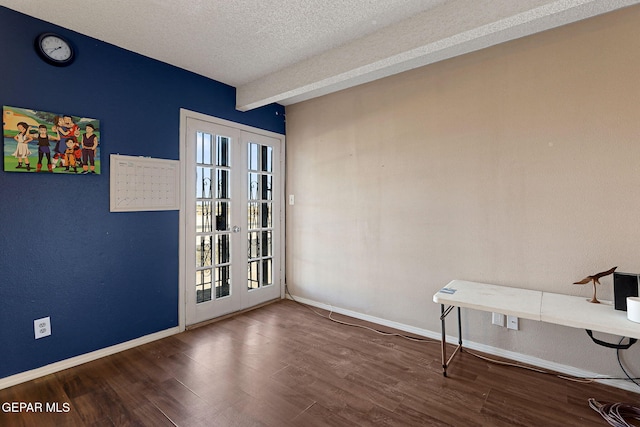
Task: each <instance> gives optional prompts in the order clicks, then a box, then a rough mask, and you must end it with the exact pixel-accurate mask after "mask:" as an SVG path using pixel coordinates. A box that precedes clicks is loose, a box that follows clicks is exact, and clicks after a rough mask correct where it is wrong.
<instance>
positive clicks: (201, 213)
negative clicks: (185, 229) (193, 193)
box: [196, 200, 213, 233]
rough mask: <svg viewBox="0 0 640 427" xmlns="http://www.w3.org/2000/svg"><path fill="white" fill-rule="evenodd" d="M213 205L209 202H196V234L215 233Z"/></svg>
mask: <svg viewBox="0 0 640 427" xmlns="http://www.w3.org/2000/svg"><path fill="white" fill-rule="evenodd" d="M212 211H213V203H212V202H211V201H208V200H203V201H199V202H196V233H208V232H212V231H213V212H212Z"/></svg>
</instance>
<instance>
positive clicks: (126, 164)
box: [110, 154, 180, 212]
mask: <svg viewBox="0 0 640 427" xmlns="http://www.w3.org/2000/svg"><path fill="white" fill-rule="evenodd" d="M110 159H111V162H110V172H111V174H110V175H111V176H110V184H111V190H110V193H111V194H110V195H111V200H110V210H111V212H131V211H158V210H177V209H180V206H179V200H180V198H179V188H180V185H179V183H180V176H179V171H180V162H179V161H178V160H166V159H155V158H150V157H135V156H123V155H120V154H112V155H111V157H110Z"/></svg>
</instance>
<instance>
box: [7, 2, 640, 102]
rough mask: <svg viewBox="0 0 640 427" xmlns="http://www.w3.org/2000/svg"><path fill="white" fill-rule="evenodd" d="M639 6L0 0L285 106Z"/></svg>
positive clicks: (245, 98)
mask: <svg viewBox="0 0 640 427" xmlns="http://www.w3.org/2000/svg"><path fill="white" fill-rule="evenodd" d="M637 3H640V0H518V1H515V0H232V1H231V0H127V1H124V0H109V1H105V0H0V5H2V6H6V7H8V8H10V9H13V10H16V11H19V12H23V13H26V14H28V15H31V16H34V17H36V18H40V19H42V20H45V21H48V22H52V23H54V24H57V25H60V26H63V27H66V28H69V29H71V30H74V31H77V32H80V33H82V34H86V35H88V36H91V37H94V38H96V39H99V40H102V41H105V42H108V43H111V44H113V45H116V46H119V47H122V48H124V49H128V50H130V51H133V52H137V53H140V54H142V55H145V56H148V57H151V58H154V59H157V60H160V61H163V62H166V63H169V64H172V65H175V66H178V67H180V68H184V69H186V70H189V71H192V72H195V73H197V74H201V75H203V76H206V77H209V78H212V79H214V80H218V81H220V82H223V83H227V84H229V85H232V86H235V87H236V88H237V102H236V104H237V108H238V109H240V110H248V109H252V108H256V107H259V106H262V105H266V104H269V103H272V102H279V103H281V104H284V105H289V104H292V103H295V102H299V101H303V100H305V99H309V98H313V97H315V96H320V95H324V94H327V93H331V92H334V91H336V90H340V89H344V88H347V87H351V86H354V85H357V84H362V83H365V82H368V81H371V80H375V79H378V78H381V77H385V76H388V75H391V74H395V73H398V72H402V71H406V70H408V69H411V68H415V67H419V66H423V65H426V64H429V63H432V62H436V61H439V60H442V59H446V58H450V57H452V56H456V55H460V54H464V53H467V52H471V51H474V50H477V49H481V48H484V47H488V46H491V45H494V44H497V43H501V42H504V41H507V40H512V39H514V38H518V37H522V36H525V35H529V34H533V33H536V32H539V31H544V30H546V29H549V28H554V27H557V26H560V25H565V24H568V23H571V22H575V21H578V20H581V19H585V18H588V17H591V16H595V15H599V14H602V13H606V12H609V11H612V10H615V9H619V8H621V7H625V6H629V5H633V4H637Z"/></svg>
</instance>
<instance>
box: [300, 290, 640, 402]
mask: <svg viewBox="0 0 640 427" xmlns="http://www.w3.org/2000/svg"><path fill="white" fill-rule="evenodd" d="M287 299H290V300H295V301H297V302H301V303H303V304H307V305H310V306H313V307H317V308H320V309H323V310H328V311H332V312H334V313H338V314H343V315H345V316H349V317H353V318H355V319H360V320H364V321H367V322H371V323H375V324H378V325H382V326H387V327H390V328H394V329H398V330H400V331H404V332H409V333H412V334H415V335H419V336H422V337H426V338H432V339H434V340H437V341H440V340H441V339H442V333H441V332H435V331H430V330H428V329H422V328H417V327H415V326H411V325H406V324H404V323H398V322H394V321H391V320H386V319H382V318H379V317H375V316H370V315H368V314H362V313H358V312H356V311H351V310H347V309H344V308H340V307H334V306H332V305H329V304H324V303H321V302H317V301H314V300H310V299H307V298H302V297H298V296H295V295H293V296H292V295H290V294H287ZM447 342H448V343H451V344H457V343H458V337H455V336H451V335H447ZM463 345H464V347H465V348H468V349H471V350H478V351H481V352H483V353H486V354H491V355H493V356H498V357H503V358H505V359H509V360H513V361H516V362H520V363H524V364H527V365H531V366H536V367H539V368H542V369H546V370H550V371H554V372H559V373H562V374H566V375H570V376H574V377H585V378H593V377H599V376H603V377H605V376H606V377H608V376H609V375H603V374H598V373H595V372H589V371H585V370H582V369H579V368H576V367H573V366H569V365H563V364H560V363H556V362H552V361H549V360H545V359H540V358H538V357H534V356H529V355H527V354H523V353H517V352H514V351H509V350H505V349H502V348H498V347H492V346H489V345H486V344H481V343H477V342H474V341H469V340H464V341H463ZM595 381H596V382H598V383H601V384H605V385H608V386H611V387H616V388H619V389H623V390H627V391H631V392H634V393H640V388H639V387H638V386H637V385H635V384H633V383H632V382H630V381H626V380H609V379H598V380H595Z"/></svg>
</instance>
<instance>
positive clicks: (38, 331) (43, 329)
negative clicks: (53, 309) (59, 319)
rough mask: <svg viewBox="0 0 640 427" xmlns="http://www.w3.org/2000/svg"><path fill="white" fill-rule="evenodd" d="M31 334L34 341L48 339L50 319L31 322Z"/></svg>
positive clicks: (44, 318) (45, 318)
mask: <svg viewBox="0 0 640 427" xmlns="http://www.w3.org/2000/svg"><path fill="white" fill-rule="evenodd" d="M33 332H34V334H35V336H36V339H39V338H44V337H48V336H49V335H51V318H50V317H43V318H42V319H36V320H34V321H33Z"/></svg>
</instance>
